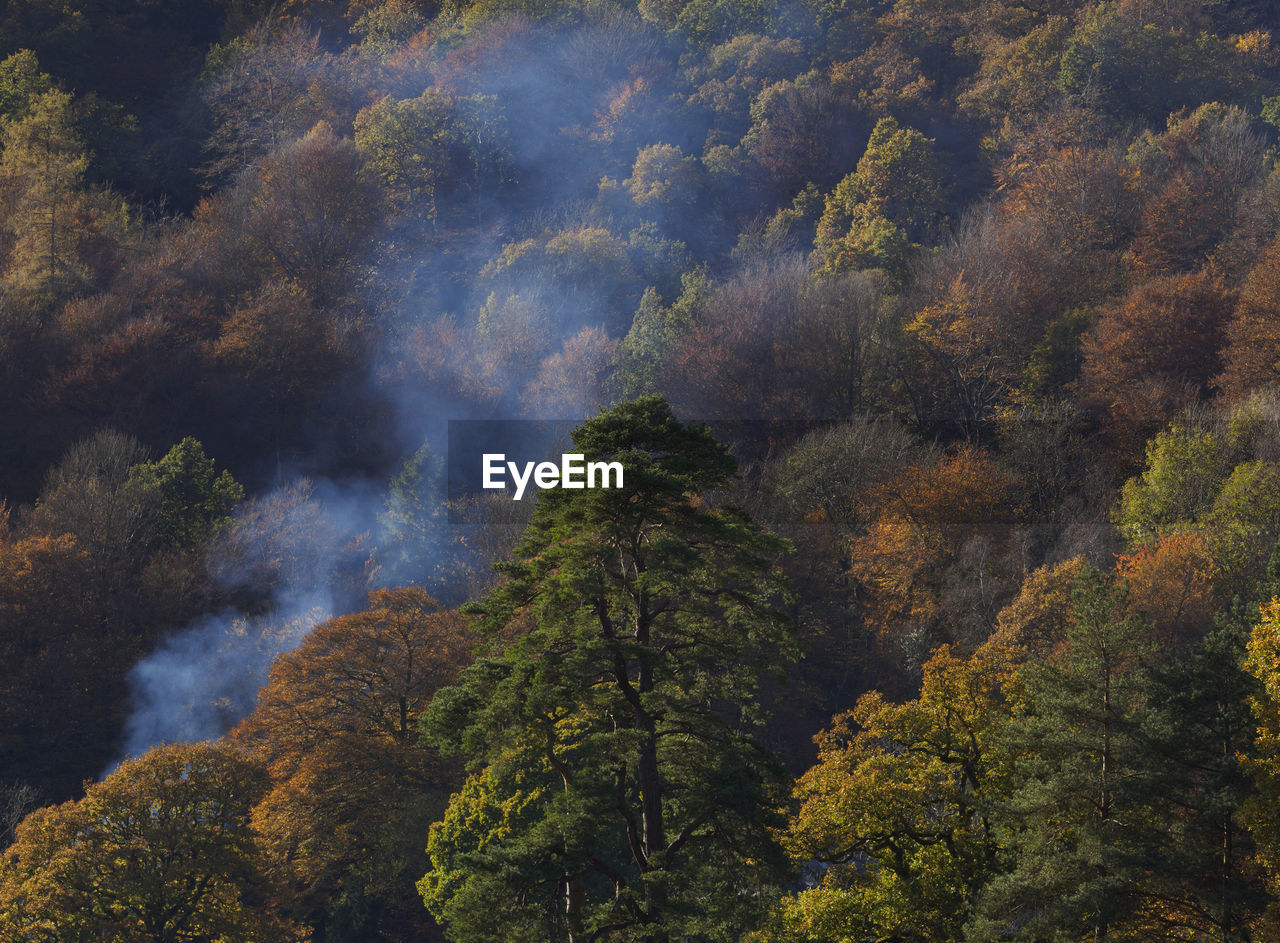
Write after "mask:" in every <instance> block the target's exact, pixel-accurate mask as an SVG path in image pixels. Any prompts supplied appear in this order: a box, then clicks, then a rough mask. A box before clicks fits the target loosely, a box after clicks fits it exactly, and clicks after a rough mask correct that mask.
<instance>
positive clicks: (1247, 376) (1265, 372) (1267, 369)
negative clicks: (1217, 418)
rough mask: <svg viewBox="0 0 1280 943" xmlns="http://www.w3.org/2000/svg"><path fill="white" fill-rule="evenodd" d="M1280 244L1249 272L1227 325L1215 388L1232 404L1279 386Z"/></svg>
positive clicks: (1269, 249)
mask: <svg viewBox="0 0 1280 943" xmlns="http://www.w3.org/2000/svg"><path fill="white" fill-rule="evenodd" d="M1278 306H1280V242H1276V243H1273V244H1272V245H1271V246H1270V247H1269V248H1268V249H1267V251H1266V252H1265V253H1263V255H1262V258H1261V259H1259V260H1258V264H1257V265H1255V266H1254V268H1253V270H1252V271H1250V272H1249V275H1248V277H1247V278H1246V279H1245V282H1244V285H1243V286H1242V288H1241V289H1240V303H1239V305H1238V306H1237V307H1236V310H1235V314H1234V315H1233V316H1232V318H1231V321H1230V322H1229V323H1228V324H1227V328H1226V335H1227V342H1226V346H1225V347H1224V349H1223V352H1222V362H1223V369H1222V374H1221V375H1220V376H1219V377H1218V378H1217V380H1216V382H1215V385H1216V386H1217V387H1218V388H1219V389H1220V390H1221V391H1222V393H1223V395H1224V396H1226V397H1227V398H1228V399H1229V400H1231V401H1233V402H1238V401H1240V400H1243V399H1244V398H1245V397H1246V396H1248V395H1249V393H1251V392H1253V391H1254V390H1257V389H1260V388H1262V387H1265V386H1273V385H1275V384H1276V383H1278V382H1280V317H1277V315H1276V312H1277V310H1280V307H1278Z"/></svg>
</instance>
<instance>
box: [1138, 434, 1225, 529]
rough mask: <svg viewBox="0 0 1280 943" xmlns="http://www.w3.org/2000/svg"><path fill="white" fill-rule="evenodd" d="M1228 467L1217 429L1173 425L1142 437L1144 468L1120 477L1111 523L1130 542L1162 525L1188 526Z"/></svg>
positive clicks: (1198, 515) (1208, 503) (1201, 511)
mask: <svg viewBox="0 0 1280 943" xmlns="http://www.w3.org/2000/svg"><path fill="white" fill-rule="evenodd" d="M1230 473H1231V466H1230V464H1229V462H1228V459H1227V455H1226V449H1225V448H1224V443H1223V442H1222V440H1221V437H1220V436H1219V435H1218V434H1217V433H1215V432H1213V431H1208V430H1199V429H1195V428H1190V427H1188V426H1184V425H1177V424H1175V425H1172V426H1170V427H1169V428H1168V429H1167V430H1165V431H1164V432H1161V433H1159V434H1158V435H1157V436H1156V437H1155V438H1154V439H1152V440H1151V441H1150V442H1148V443H1147V464H1146V468H1145V469H1144V470H1143V472H1142V475H1141V477H1139V478H1131V479H1129V480H1128V481H1127V482H1125V484H1124V488H1123V489H1122V491H1121V493H1120V508H1119V511H1118V513H1117V518H1116V523H1117V524H1119V526H1120V530H1121V532H1122V533H1123V534H1124V535H1125V537H1126V538H1127V539H1128V540H1129V543H1130V544H1131V545H1132V546H1138V545H1140V544H1142V543H1145V542H1146V541H1148V540H1150V539H1151V538H1152V537H1154V536H1155V535H1156V533H1158V532H1159V531H1160V530H1161V529H1162V528H1163V529H1166V530H1176V529H1180V528H1186V527H1189V526H1191V525H1192V524H1193V523H1194V522H1195V521H1197V520H1199V519H1200V518H1201V516H1202V515H1203V514H1204V513H1205V512H1206V511H1208V510H1209V508H1210V507H1212V505H1213V501H1214V498H1215V496H1216V495H1217V493H1218V491H1219V490H1220V489H1221V487H1222V485H1223V482H1225V481H1226V479H1227V476H1228V475H1229V474H1230Z"/></svg>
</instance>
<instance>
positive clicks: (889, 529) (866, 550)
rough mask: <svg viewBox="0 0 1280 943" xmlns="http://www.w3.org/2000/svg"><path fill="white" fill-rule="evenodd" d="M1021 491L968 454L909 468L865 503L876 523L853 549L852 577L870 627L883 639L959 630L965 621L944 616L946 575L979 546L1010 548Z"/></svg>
mask: <svg viewBox="0 0 1280 943" xmlns="http://www.w3.org/2000/svg"><path fill="white" fill-rule="evenodd" d="M1015 485H1016V482H1015V480H1014V479H1013V477H1012V476H1011V475H1010V474H1009V473H1008V472H1007V471H1005V470H1004V469H1002V468H1001V467H1000V466H999V465H997V464H996V463H995V462H994V461H993V460H992V459H991V458H989V457H988V456H986V455H985V454H983V453H982V452H979V451H977V450H975V449H971V448H967V447H966V448H963V449H961V450H960V451H958V452H957V453H955V454H954V455H952V456H950V457H948V458H945V459H943V460H942V461H941V462H939V463H937V464H936V465H911V466H908V467H906V468H904V469H903V470H902V471H901V473H900V474H898V475H897V476H896V478H895V479H894V480H892V481H891V482H889V483H887V484H885V485H883V486H881V487H879V488H877V489H875V490H874V491H873V492H872V493H871V494H870V496H869V497H868V498H867V500H866V503H867V505H868V508H867V510H866V512H865V513H867V514H868V515H869V517H870V519H871V520H872V523H871V525H870V526H869V527H868V528H867V532H866V534H865V535H863V536H860V537H857V538H855V539H854V541H853V545H852V551H853V566H852V569H853V573H854V575H855V576H856V577H857V578H858V579H859V580H861V581H862V582H863V583H864V584H866V586H867V587H868V588H869V589H870V590H871V593H872V603H871V612H870V620H871V622H872V624H873V625H875V626H876V627H877V628H878V629H880V630H881V631H886V630H890V629H894V628H900V627H902V626H903V625H904V624H907V625H910V624H914V625H916V626H924V627H930V628H932V627H935V626H936V625H937V624H938V623H940V622H947V621H951V622H952V624H954V620H956V619H958V618H959V617H960V615H961V614H960V613H956V612H948V611H946V608H945V596H946V594H947V589H948V588H947V586H946V571H947V570H948V569H949V568H951V567H953V566H957V565H962V566H963V565H964V563H965V561H963V560H962V556H963V555H964V552H965V551H966V550H968V549H970V548H971V547H973V546H975V544H981V543H984V542H985V543H987V544H988V545H990V544H994V545H1000V544H1002V543H1003V542H1004V541H1005V539H1006V538H1007V536H1008V529H1009V527H1010V525H1011V524H1012V523H1013V521H1012V519H1011V515H1010V512H1011V509H1012V506H1013V504H1014V501H1015ZM988 564H990V561H989V560H988ZM979 568H980V569H985V567H982V566H980V567H979ZM968 575H969V574H966V577H967V576H968ZM988 575H993V574H988ZM991 615H992V617H993V618H994V612H993V613H992V614H991Z"/></svg>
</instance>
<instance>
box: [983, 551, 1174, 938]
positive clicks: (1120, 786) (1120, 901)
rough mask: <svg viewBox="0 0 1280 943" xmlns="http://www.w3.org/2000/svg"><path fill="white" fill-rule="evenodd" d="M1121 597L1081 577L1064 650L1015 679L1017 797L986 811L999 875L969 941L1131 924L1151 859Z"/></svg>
mask: <svg viewBox="0 0 1280 943" xmlns="http://www.w3.org/2000/svg"><path fill="white" fill-rule="evenodd" d="M1123 593H1124V591H1123V588H1122V587H1121V586H1119V585H1117V584H1115V583H1111V582H1109V581H1108V580H1107V579H1106V578H1105V577H1103V576H1102V575H1100V574H1098V573H1097V572H1086V573H1085V574H1083V575H1082V576H1081V577H1080V578H1079V580H1078V582H1077V586H1076V588H1075V590H1074V591H1073V593H1072V602H1071V610H1072V621H1071V626H1070V628H1069V630H1068V635H1067V642H1066V646H1065V648H1064V649H1063V650H1062V651H1061V652H1060V653H1059V654H1058V655H1057V656H1056V657H1054V658H1053V659H1051V660H1049V661H1048V662H1047V663H1044V664H1035V663H1033V664H1031V665H1029V666H1028V667H1027V669H1026V670H1024V672H1023V673H1022V675H1023V680H1024V683H1025V684H1026V694H1025V697H1024V698H1023V699H1022V700H1021V703H1020V705H1019V708H1018V710H1017V712H1016V713H1015V715H1014V718H1013V721H1012V722H1011V723H1010V724H1009V726H1008V728H1007V729H1008V731H1009V739H1008V741H1007V746H1006V749H1007V750H1008V751H1009V754H1010V756H1011V758H1012V760H1013V768H1012V770H1011V776H1012V781H1013V783H1015V787H1014V789H1013V791H1012V792H1011V794H1010V795H1009V798H1008V799H1006V800H1004V801H1002V802H1000V803H998V804H997V805H996V806H995V807H994V808H993V809H992V810H991V815H992V818H993V820H995V821H996V822H998V823H1000V826H1001V828H1000V831H999V833H998V841H999V842H1000V844H1001V846H1002V852H1003V855H1004V860H1005V861H1006V862H1007V867H1008V871H1007V872H1006V873H1004V874H1001V875H999V876H997V877H995V878H994V879H992V880H991V881H990V883H989V884H988V885H987V887H986V888H985V889H984V891H983V894H982V898H981V901H980V904H979V907H978V909H977V916H976V917H975V919H974V921H973V922H971V923H970V925H969V927H968V929H967V934H966V938H967V939H969V940H973V941H974V943H977V941H979V940H984V941H985V940H991V939H994V938H1007V939H1012V940H1028V941H1031V940H1044V939H1062V940H1068V939H1083V938H1085V936H1086V935H1091V936H1092V937H1093V938H1094V939H1104V938H1106V937H1107V936H1108V934H1109V933H1110V932H1111V931H1113V930H1115V931H1120V930H1121V929H1122V927H1123V925H1124V924H1125V923H1126V922H1127V921H1129V920H1131V919H1133V917H1134V916H1135V914H1136V912H1137V910H1138V907H1139V906H1140V904H1141V903H1142V893H1141V886H1140V884H1139V878H1140V877H1141V876H1142V875H1143V874H1145V873H1147V872H1148V870H1149V869H1150V868H1152V867H1156V866H1158V861H1159V859H1158V858H1157V857H1154V856H1153V843H1152V838H1151V836H1150V834H1149V832H1150V829H1151V827H1152V823H1151V817H1150V812H1149V805H1148V803H1149V801H1150V799H1151V794H1150V793H1149V792H1148V791H1147V789H1146V788H1145V785H1146V784H1144V783H1143V781H1142V777H1141V775H1140V773H1141V771H1142V769H1143V767H1144V763H1145V762H1146V761H1147V755H1146V753H1147V750H1148V747H1147V745H1146V744H1145V743H1144V738H1143V733H1144V730H1145V725H1146V724H1147V707H1146V700H1145V697H1144V692H1143V689H1142V685H1141V678H1142V674H1141V669H1142V667H1143V666H1144V664H1145V663H1146V662H1147V659H1148V655H1149V642H1148V640H1147V631H1146V626H1145V625H1144V624H1143V623H1142V622H1140V621H1139V620H1137V619H1135V618H1133V617H1131V616H1128V615H1126V614H1125V603H1124V595H1123Z"/></svg>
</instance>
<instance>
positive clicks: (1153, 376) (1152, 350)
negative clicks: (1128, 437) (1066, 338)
mask: <svg viewBox="0 0 1280 943" xmlns="http://www.w3.org/2000/svg"><path fill="white" fill-rule="evenodd" d="M1234 307H1235V297H1234V294H1233V293H1232V292H1231V291H1229V290H1228V289H1227V287H1226V286H1225V285H1223V284H1222V282H1221V280H1220V279H1217V278H1214V277H1213V276H1211V275H1209V274H1208V273H1204V272H1200V273H1195V274H1191V275H1183V276H1181V277H1178V276H1165V277H1162V278H1153V279H1149V280H1148V281H1145V282H1142V283H1141V284H1140V285H1138V286H1137V287H1136V288H1134V290H1133V291H1131V292H1130V293H1129V295H1128V296H1127V297H1126V298H1124V300H1123V301H1121V302H1119V303H1117V304H1112V305H1108V306H1107V307H1105V308H1103V310H1102V313H1101V315H1100V316H1099V318H1098V320H1097V323H1096V324H1094V325H1093V327H1092V329H1091V330H1090V331H1089V333H1088V334H1086V335H1085V338H1084V343H1083V352H1084V366H1083V374H1082V376H1081V381H1080V385H1081V391H1082V393H1083V398H1084V400H1085V402H1087V403H1089V404H1091V405H1094V406H1099V407H1101V408H1103V409H1106V410H1108V411H1109V412H1110V413H1111V416H1112V419H1113V420H1115V421H1118V422H1121V423H1124V424H1128V425H1132V426H1135V427H1138V428H1141V427H1143V426H1148V427H1149V425H1150V424H1151V423H1160V422H1163V421H1165V420H1168V419H1170V418H1172V417H1173V415H1174V414H1175V413H1177V412H1178V411H1179V410H1180V409H1181V408H1183V407H1185V406H1188V405H1191V404H1194V403H1196V402H1198V401H1200V400H1203V399H1207V398H1208V394H1209V384H1210V381H1211V380H1212V379H1213V378H1214V377H1215V376H1216V375H1217V374H1218V372H1219V366H1218V351H1219V349H1220V348H1221V347H1222V343H1223V328H1224V327H1225V325H1226V323H1227V319H1228V318H1229V317H1230V316H1231V311H1232V309H1233V308H1234Z"/></svg>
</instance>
